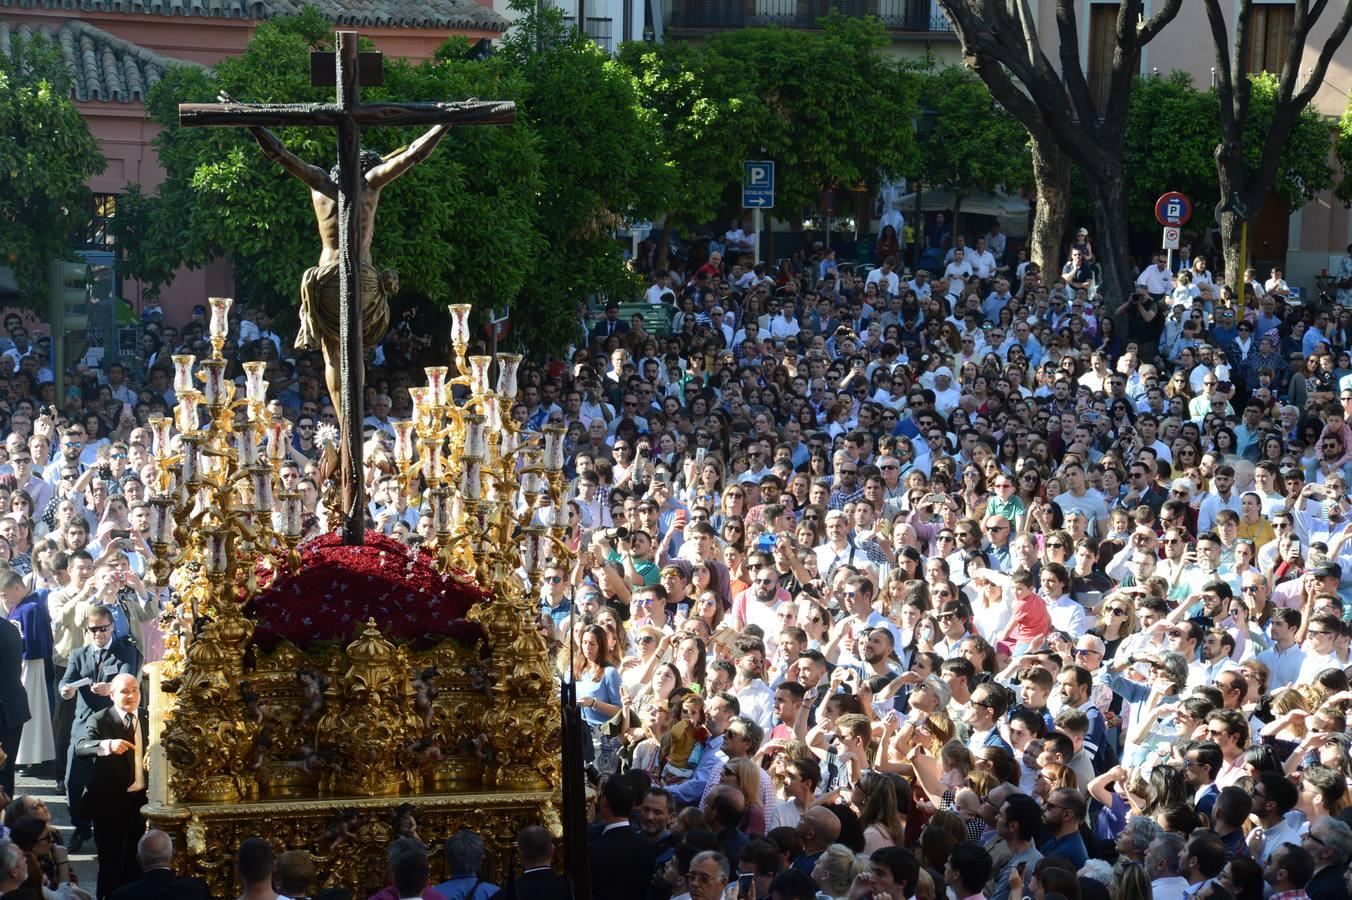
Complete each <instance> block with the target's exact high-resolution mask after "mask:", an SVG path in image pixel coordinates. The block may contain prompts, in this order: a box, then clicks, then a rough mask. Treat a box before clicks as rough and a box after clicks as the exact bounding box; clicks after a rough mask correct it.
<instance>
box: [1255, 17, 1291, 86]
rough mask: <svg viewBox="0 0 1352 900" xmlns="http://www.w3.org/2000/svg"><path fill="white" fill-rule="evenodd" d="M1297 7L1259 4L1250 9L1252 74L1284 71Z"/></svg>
mask: <svg viewBox="0 0 1352 900" xmlns="http://www.w3.org/2000/svg"><path fill="white" fill-rule="evenodd" d="M1294 23H1295V7H1294V6H1292V5H1290V4H1287V3H1255V4H1254V5H1253V6H1252V7H1250V9H1249V58H1248V60H1247V67H1248V71H1250V72H1272V73H1273V74H1277V73H1279V72H1281V70H1282V66H1283V65H1285V63H1286V52H1287V50H1288V49H1289V47H1290V44H1291V26H1292V25H1293V24H1294Z"/></svg>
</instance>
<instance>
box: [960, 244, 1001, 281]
mask: <svg viewBox="0 0 1352 900" xmlns="http://www.w3.org/2000/svg"><path fill="white" fill-rule="evenodd" d="M965 259H966V260H967V261H968V262H971V264H972V271H974V272H976V276H977V277H978V278H990V277H991V276H992V275H994V274H995V257H994V256H992V255H991V252H990V251H989V250H973V251H972V252H971V253H969V254H967V256H966V257H965Z"/></svg>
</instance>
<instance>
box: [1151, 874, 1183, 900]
mask: <svg viewBox="0 0 1352 900" xmlns="http://www.w3.org/2000/svg"><path fill="white" fill-rule="evenodd" d="M1187 889H1188V879H1186V878H1184V877H1183V876H1182V875H1172V876H1170V877H1168V878H1156V879H1155V880H1154V881H1152V882H1150V896H1151V897H1152V898H1154V900H1183V892H1184V891H1186V890H1187Z"/></svg>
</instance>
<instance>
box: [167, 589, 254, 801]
mask: <svg viewBox="0 0 1352 900" xmlns="http://www.w3.org/2000/svg"><path fill="white" fill-rule="evenodd" d="M252 634H253V624H252V623H251V622H250V621H249V620H248V619H246V618H244V616H243V615H241V614H240V612H239V609H238V608H237V607H235V606H234V605H233V604H227V605H224V606H222V607H221V610H220V614H219V615H218V616H217V618H216V619H214V620H213V621H211V622H209V623H208V624H207V625H206V627H205V628H204V629H203V630H202V634H201V635H200V636H199V637H198V639H197V640H196V641H194V642H193V643H192V645H191V646H190V647H189V648H188V655H187V663H186V665H185V666H184V667H183V671H182V675H181V677H180V678H179V679H178V681H179V683H178V685H177V688H178V689H177V691H176V694H177V711H181V714H178V715H173V716H171V717H169V718H168V720H167V721H166V722H165V725H164V731H163V733H162V736H161V742H162V744H163V746H164V752H165V755H166V756H167V757H168V759H169V761H170V762H171V763H172V764H173V766H174V769H173V773H174V777H173V781H172V783H171V787H172V790H173V792H174V794H175V795H177V796H179V797H183V798H185V799H187V800H206V801H212V802H217V803H227V802H230V801H234V800H238V799H240V798H241V797H246V796H249V795H250V794H252V793H253V791H254V783H255V781H254V773H255V771H256V768H257V767H256V766H255V764H254V762H255V741H256V740H257V738H258V735H259V731H260V729H261V723H260V722H259V721H257V720H256V718H255V717H254V716H252V715H251V714H250V713H249V711H248V708H247V705H246V703H245V701H244V697H243V696H242V695H241V694H240V690H239V686H240V682H241V681H242V680H243V665H242V660H243V658H244V648H245V646H246V645H247V644H248V642H249V637H250V636H251V635H252Z"/></svg>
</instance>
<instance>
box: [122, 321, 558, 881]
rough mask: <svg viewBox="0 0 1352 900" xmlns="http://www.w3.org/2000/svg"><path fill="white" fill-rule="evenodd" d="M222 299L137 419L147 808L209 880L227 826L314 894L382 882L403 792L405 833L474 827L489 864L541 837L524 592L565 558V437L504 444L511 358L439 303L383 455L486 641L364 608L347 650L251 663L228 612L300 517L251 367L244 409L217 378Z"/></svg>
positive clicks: (550, 699) (543, 775)
mask: <svg viewBox="0 0 1352 900" xmlns="http://www.w3.org/2000/svg"><path fill="white" fill-rule="evenodd" d="M230 305H231V301H230V300H228V299H225V298H212V299H211V326H210V336H211V343H212V347H213V353H212V355H211V357H210V358H208V359H204V360H201V361H200V362H199V361H198V360H195V359H194V358H193V357H191V356H176V357H174V365H175V379H174V388H175V392H176V393H177V395H178V403H177V405H176V407H175V409H174V412H173V415H172V416H170V417H159V418H155V419H152V420H151V423H150V424H151V431H152V434H153V439H154V456H155V460H156V464H157V467H158V478H157V479H155V483H154V484H153V485H151V486H150V488H151V490H150V498H149V499H150V506H151V527H150V532H151V534H150V537H151V544H152V546H153V547H154V550H155V553H156V557H157V560H156V570H157V574H158V575H159V576H160V577H161V579H165V578H166V577H167V583H168V584H169V585H170V587H171V590H172V595H173V608H172V609H171V610H169V611H168V614H167V615H166V616H165V617H164V618H163V619H162V622H163V623H164V628H165V643H166V653H165V657H164V659H163V660H162V661H160V662H157V663H152V664H150V665H149V666H148V667H147V668H148V670H149V671H150V674H151V679H150V680H151V689H150V703H151V719H152V735H151V747H150V758H151V777H150V805H149V806H148V807H147V816H148V817H149V818H150V820H151V821H152V823H153V824H155V826H156V827H160V828H165V829H167V830H169V831H170V832H171V833H173V834H175V835H176V836H179V837H181V838H182V839H183V841H184V844H183V846H185V847H186V850H187V853H186V854H185V856H184V857H183V865H185V866H188V867H192V868H194V869H200V870H201V871H202V872H203V873H204V874H205V875H206V877H208V879H209V880H210V881H211V882H212V884H213V887H214V889H216V890H217V892H218V893H221V894H225V893H229V892H230V889H231V888H232V887H233V885H232V884H231V882H232V880H233V872H232V871H231V870H230V868H229V866H228V865H222V866H216V867H215V868H213V865H214V862H213V861H220V860H227V861H228V860H229V858H230V853H231V852H232V851H233V848H234V846H236V845H237V843H238V840H239V839H240V838H241V833H242V830H247V833H251V834H262V835H264V836H266V837H268V838H269V840H271V841H272V842H273V844H274V846H275V848H276V849H277V850H279V851H280V850H284V849H291V848H296V847H299V848H304V849H308V850H310V851H311V852H312V853H314V854H315V858H316V862H317V864H318V865H319V866H320V869H321V881H327V883H329V884H349V885H351V884H355V883H359V882H364V881H370V880H371V879H373V878H374V879H377V880H379V879H382V878H383V877H384V865H385V863H384V858H383V853H382V850H383V842H384V841H385V840H388V838H389V830H388V827H387V826H386V825H385V824H384V823H385V821H386V819H385V817H386V816H387V815H388V814H389V813H390V812H391V811H392V810H393V808H394V805H395V804H398V803H400V802H404V803H409V804H412V806H413V807H415V808H416V815H417V818H418V821H419V823H420V827H421V828H422V831H421V833H422V834H423V836H424V839H430V840H439V839H444V838H445V837H448V836H449V835H450V834H451V833H454V829H456V828H459V827H479V828H480V830H481V831H485V833H484V837H485V840H486V841H487V842H488V844H489V847H490V851H491V852H490V856H491V857H492V858H493V859H494V860H496V862H494V863H492V865H494V866H501V865H505V863H506V860H507V859H508V858H509V856H510V852H511V847H512V846H513V841H514V838H515V834H516V830H517V829H519V828H520V827H522V826H524V825H526V824H531V823H539V822H541V821H543V822H544V823H545V824H546V825H548V826H549V827H550V828H551V830H552V831H554V832H555V833H556V834H558V833H559V830H560V825H559V818H558V815H557V812H556V808H555V803H556V802H557V795H556V791H557V788H558V786H559V784H560V777H561V772H560V758H559V752H560V744H559V711H558V691H557V688H556V684H555V681H554V678H553V674H552V671H551V669H550V666H549V659H548V649H547V647H546V646H545V643H544V641H543V639H542V638H541V636H540V634H539V631H538V630H537V628H536V619H537V617H538V614H539V606H538V601H537V600H536V592H535V590H533V589H532V588H533V587H534V586H538V584H539V579H540V577H541V574H542V571H543V568H544V566H545V564H546V562H547V561H548V560H549V558H550V557H557V558H558V559H560V560H561V561H562V562H564V563H565V564H569V563H571V556H572V554H571V552H570V551H569V550H568V548H567V546H566V545H565V544H564V542H563V534H564V532H563V527H562V526H563V524H564V523H565V522H566V518H567V516H566V506H565V505H564V503H565V499H564V498H565V494H564V479H563V455H564V450H563V437H564V429H563V428H561V427H554V426H550V427H548V428H546V429H545V431H544V433H543V434H542V435H532V436H529V437H528V436H526V435H524V434H523V432H522V429H521V426H520V425H519V424H518V423H516V422H514V421H512V420H511V418H510V415H508V414H507V413H508V411H509V410H510V408H511V404H512V402H513V400H514V399H515V398H516V395H517V368H518V366H519V365H520V362H521V357H520V356H518V355H515V354H500V355H498V356H497V357H496V359H494V358H492V357H487V356H473V357H468V358H467V357H466V351H467V349H468V345H469V313H470V307H469V306H467V305H459V304H458V305H454V306H452V307H451V314H452V334H451V343H452V347H453V349H454V360H453V362H454V373H455V374H454V375H452V374H451V369H450V367H449V366H434V367H429V368H428V369H427V385H426V386H425V387H422V388H416V389H414V391H413V396H414V401H415V414H414V417H413V419H412V420H411V421H409V422H403V423H397V424H396V425H395V459H396V461H397V465H398V473H397V474H398V476H399V479H400V483H401V486H402V488H403V490H404V492H405V496H408V497H410V498H411V500H412V501H413V502H415V503H416V504H417V505H419V506H420V507H421V508H423V509H425V510H427V511H428V513H429V514H430V516H431V519H432V522H433V535H432V538H431V539H430V540H429V541H428V542H427V547H428V549H430V550H431V552H432V553H433V554H434V555H435V558H436V560H437V565H438V568H439V569H440V571H441V572H442V573H443V574H450V575H452V576H453V577H454V578H456V579H458V580H460V581H462V582H464V583H474V584H476V585H477V586H478V587H479V588H480V589H481V590H482V591H483V592H484V593H485V595H486V597H487V599H486V600H484V601H482V602H480V603H478V604H476V605H475V606H474V607H473V608H472V609H471V610H470V611H469V613H468V617H469V618H470V619H472V620H475V621H477V622H479V623H480V624H481V626H482V628H483V630H484V634H485V637H486V639H487V643H488V647H489V651H490V655H489V656H488V657H487V658H483V657H481V656H480V655H479V651H478V648H477V647H472V646H469V645H465V644H460V643H457V642H456V641H454V640H449V639H448V640H446V641H443V642H442V643H441V644H440V645H438V646H435V647H432V648H430V649H424V650H415V649H414V648H412V647H406V646H396V645H395V644H393V643H392V642H391V641H390V640H388V639H387V638H386V637H385V636H384V635H383V634H382V633H381V625H382V624H383V623H381V622H378V621H376V620H375V619H368V618H367V616H366V614H365V613H363V614H362V615H361V617H360V620H359V621H364V622H365V627H364V628H362V629H360V630H359V633H358V634H357V637H356V639H355V640H353V641H352V642H351V643H350V644H348V645H347V646H346V647H345V648H343V647H323V646H321V647H315V648H308V649H306V648H298V647H296V646H294V645H292V644H290V643H287V642H285V641H283V642H282V643H281V644H280V645H279V646H277V647H276V648H275V649H274V650H272V651H271V652H269V653H264V652H262V650H261V649H260V648H259V647H256V646H254V645H253V634H254V628H255V624H256V623H255V622H254V621H253V620H251V619H250V618H249V617H248V616H247V615H246V614H245V610H244V604H245V603H246V602H247V601H248V600H249V599H250V598H251V597H253V596H254V595H255V594H256V593H257V592H258V591H259V588H260V585H259V583H258V573H264V574H265V575H266V574H268V573H269V570H270V573H271V574H272V576H273V577H275V578H281V579H285V578H286V577H288V576H289V575H294V574H296V573H297V572H298V571H299V569H300V567H301V564H302V560H301V555H300V553H299V550H298V545H299V542H300V538H301V533H302V528H301V516H302V512H303V508H302V504H301V498H300V495H299V494H298V493H294V492H288V491H285V490H283V484H282V482H281V479H280V470H281V466H282V463H283V461H284V460H285V459H286V456H287V446H288V442H289V427H290V426H289V423H287V422H286V421H285V420H283V419H280V418H276V417H274V416H272V415H271V414H270V413H269V411H268V408H267V404H266V396H267V388H268V385H267V382H266V381H264V379H263V369H264V364H263V363H261V362H260V363H245V364H244V370H245V386H244V394H245V395H244V397H243V398H242V399H236V396H235V390H234V388H235V386H234V384H232V383H230V382H227V381H226V379H225V371H226V368H227V366H228V361H227V360H226V359H225V358H224V357H223V356H222V353H221V351H222V349H223V347H224V344H225V339H226V334H227V330H228V315H229V309H230ZM495 365H496V371H494V367H495ZM490 376H495V381H490ZM372 552H377V551H375V550H374V548H372ZM409 552H410V553H414V552H416V551H409ZM281 583H283V584H285V581H284V580H283V581H282V582H281ZM352 611H353V612H356V610H355V609H353V610H352ZM481 785H488V786H491V787H492V793H491V794H485V793H483V792H481V791H480V786H481ZM476 792H477V793H476ZM354 810H356V812H355V813H354ZM354 815H355V816H356V817H357V818H356V819H354V818H353V816H354ZM476 817H477V818H476ZM185 870H186V869H185Z"/></svg>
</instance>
